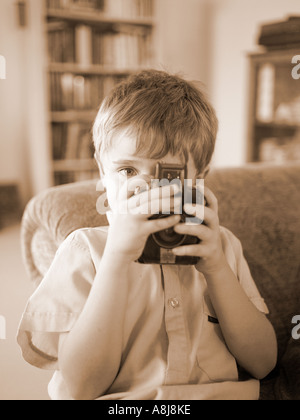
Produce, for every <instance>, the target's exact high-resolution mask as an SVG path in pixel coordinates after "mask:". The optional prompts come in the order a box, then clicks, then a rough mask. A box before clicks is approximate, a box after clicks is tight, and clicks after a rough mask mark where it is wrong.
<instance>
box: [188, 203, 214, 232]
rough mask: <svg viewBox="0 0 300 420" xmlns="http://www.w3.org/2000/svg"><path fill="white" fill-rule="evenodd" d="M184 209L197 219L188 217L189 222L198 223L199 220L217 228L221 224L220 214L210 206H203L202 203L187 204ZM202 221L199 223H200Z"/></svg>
mask: <svg viewBox="0 0 300 420" xmlns="http://www.w3.org/2000/svg"><path fill="white" fill-rule="evenodd" d="M184 211H185V212H186V213H187V214H188V215H191V216H194V217H195V218H196V219H195V220H194V221H193V218H189V217H188V218H187V221H188V222H189V224H193V223H196V222H197V220H199V221H200V222H201V221H202V223H203V222H204V223H205V224H206V225H207V226H208V227H210V228H212V229H213V228H216V227H217V226H218V225H219V218H218V214H217V213H216V212H215V211H214V210H213V209H212V208H210V207H207V206H201V205H200V204H196V205H194V204H185V206H184ZM200 222H199V223H198V224H200Z"/></svg>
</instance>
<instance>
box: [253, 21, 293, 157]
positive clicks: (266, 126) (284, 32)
mask: <svg viewBox="0 0 300 420" xmlns="http://www.w3.org/2000/svg"><path fill="white" fill-rule="evenodd" d="M258 43H259V45H260V46H261V48H262V50H261V52H260V53H257V54H250V56H249V59H250V115H249V141H248V160H249V161H263V162H276V163H279V164H286V163H288V162H290V161H293V160H299V161H300V76H299V77H298V72H297V71H296V70H297V68H296V64H297V63H298V61H300V56H299V51H300V50H299V48H300V17H299V16H290V17H289V18H287V19H286V20H283V21H280V22H271V23H266V24H264V25H263V26H262V27H261V29H260V36H259V38H258ZM299 73H300V72H299Z"/></svg>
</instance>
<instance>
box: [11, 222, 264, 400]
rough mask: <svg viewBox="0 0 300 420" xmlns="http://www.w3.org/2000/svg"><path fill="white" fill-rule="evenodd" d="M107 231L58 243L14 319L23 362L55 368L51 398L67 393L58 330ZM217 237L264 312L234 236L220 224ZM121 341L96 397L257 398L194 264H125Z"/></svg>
mask: <svg viewBox="0 0 300 420" xmlns="http://www.w3.org/2000/svg"><path fill="white" fill-rule="evenodd" d="M107 229H108V228H93V229H82V230H78V231H76V232H74V233H72V234H71V235H70V236H69V237H68V238H67V239H66V240H65V241H64V243H63V244H62V245H61V246H60V248H59V249H58V251H57V254H56V257H55V259H54V261H53V263H52V265H51V267H50V269H49V271H48V273H47V274H46V276H45V278H44V280H43V281H42V283H41V285H40V286H39V287H38V289H37V290H36V291H35V293H34V294H33V296H32V297H31V298H30V300H29V302H28V304H27V307H26V310H25V312H24V314H23V317H22V320H21V323H20V327H19V332H18V342H19V344H20V346H21V348H22V351H23V357H24V358H25V360H26V361H28V362H29V363H31V364H33V365H34V366H37V367H39V368H44V369H51V370H54V371H55V373H54V376H53V378H52V380H51V382H50V384H49V395H50V397H51V398H52V399H54V400H66V399H71V397H70V395H69V393H68V389H67V386H66V384H65V382H64V379H63V377H62V375H61V373H60V371H59V360H58V342H59V336H60V334H63V333H68V332H69V331H70V330H71V329H72V327H73V326H74V324H75V323H76V320H77V318H78V316H79V315H80V313H81V311H82V309H83V307H84V305H85V302H86V300H87V297H88V295H89V292H90V289H91V285H92V283H93V280H94V278H95V274H96V270H97V267H99V264H100V260H101V255H102V254H103V250H104V247H105V243H106V238H107ZM221 236H222V243H223V249H224V252H225V255H226V258H227V260H228V263H229V265H230V267H231V268H232V270H233V271H234V273H235V274H236V276H237V278H238V280H239V282H240V284H241V287H242V288H243V289H244V291H245V293H246V294H247V296H248V297H249V299H250V300H251V301H252V302H253V304H254V305H255V306H256V307H257V308H258V309H259V310H260V311H262V312H264V313H268V309H267V307H266V305H265V303H264V301H263V299H262V298H261V296H260V294H259V292H258V290H257V288H256V286H255V283H254V281H253V279H252V277H251V274H250V271H249V268H248V265H247V263H246V261H245V258H244V256H243V251H242V247H241V243H240V241H239V240H238V239H237V238H236V237H235V236H234V235H233V234H232V233H231V232H230V231H228V230H227V229H225V228H221ZM120 281H121V279H120ZM99 304H101V302H99ZM109 321H110V320H109V319H107V322H108V323H109ZM123 342H124V345H123V356H122V361H121V365H120V367H119V372H118V375H117V377H116V378H115V380H114V382H113V383H112V384H111V387H110V388H109V389H108V390H107V392H106V394H105V395H102V396H99V399H113V400H117V399H132V400H135V399H144V400H145V399H149V400H155V399H157V400H193V399H197V400H199V399H200V400H201V399H203V400H207V399H221V400H224V399H235V400H236V399H243V400H245V399H258V397H259V381H257V380H254V379H251V378H249V379H248V380H245V381H239V378H238V369H237V364H236V361H235V358H234V357H233V355H232V354H231V353H230V351H229V350H228V348H227V346H226V343H225V341H224V338H223V336H222V332H221V328H220V325H219V323H218V319H217V316H216V313H215V311H214V308H213V306H212V304H211V301H210V298H209V295H208V291H207V283H206V280H205V278H204V276H203V275H202V274H201V273H199V272H198V271H197V270H196V269H195V267H194V266H176V265H162V266H160V265H142V264H138V263H132V264H131V266H130V270H129V296H128V305H127V312H126V318H125V322H124V331H123Z"/></svg>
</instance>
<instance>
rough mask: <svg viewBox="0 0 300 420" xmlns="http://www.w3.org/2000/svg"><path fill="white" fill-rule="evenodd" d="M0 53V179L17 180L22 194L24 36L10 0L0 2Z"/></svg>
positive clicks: (24, 192) (24, 190) (25, 190)
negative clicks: (0, 72) (2, 65)
mask: <svg viewBox="0 0 300 420" xmlns="http://www.w3.org/2000/svg"><path fill="white" fill-rule="evenodd" d="M0 55H2V56H4V57H5V60H6V80H0V183H10V182H12V183H18V184H19V185H20V187H21V193H22V195H23V196H24V195H27V194H28V187H27V186H28V182H26V180H27V181H28V174H27V169H28V168H27V163H26V162H27V155H26V141H27V134H26V118H25V114H24V101H25V83H24V60H25V39H24V34H23V31H22V30H21V29H19V28H18V25H17V20H16V6H15V3H14V2H13V1H11V0H1V2H0ZM20 70H21V71H20Z"/></svg>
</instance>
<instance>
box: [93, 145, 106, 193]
mask: <svg viewBox="0 0 300 420" xmlns="http://www.w3.org/2000/svg"><path fill="white" fill-rule="evenodd" d="M95 160H96V162H97V165H98V168H99V172H100V179H101V182H102V185H103V186H104V187H105V174H104V170H103V166H102V165H101V162H100V161H99V159H97V155H96V153H95Z"/></svg>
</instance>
